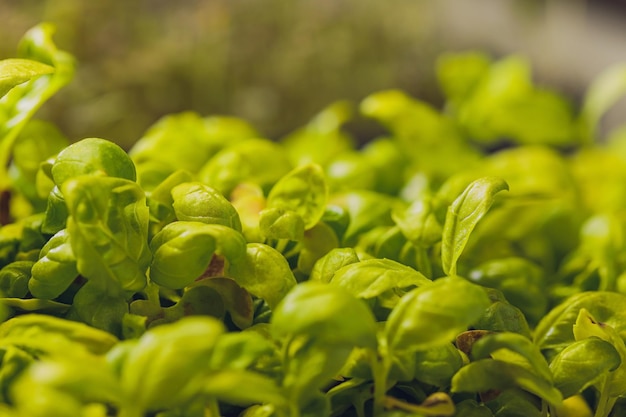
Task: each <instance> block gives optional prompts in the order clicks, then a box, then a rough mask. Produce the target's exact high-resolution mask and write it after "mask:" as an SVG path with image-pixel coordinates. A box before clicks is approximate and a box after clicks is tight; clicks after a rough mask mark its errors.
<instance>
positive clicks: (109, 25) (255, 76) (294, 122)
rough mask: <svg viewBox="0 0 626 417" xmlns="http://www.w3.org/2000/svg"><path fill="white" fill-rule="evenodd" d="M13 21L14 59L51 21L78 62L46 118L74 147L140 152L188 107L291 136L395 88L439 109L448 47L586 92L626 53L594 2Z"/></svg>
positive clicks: (6, 11) (66, 0) (2, 12)
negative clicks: (516, 58) (20, 45)
mask: <svg viewBox="0 0 626 417" xmlns="http://www.w3.org/2000/svg"><path fill="white" fill-rule="evenodd" d="M600 3H601V2H597V1H596V2H595V3H594V4H596V5H598V4H600ZM0 16H1V21H2V24H1V26H0V35H1V36H0V58H6V57H11V56H14V54H15V47H16V45H17V42H18V41H19V38H20V37H21V36H22V35H23V33H24V32H25V31H26V30H28V29H29V28H30V27H32V26H34V25H35V24H37V23H39V22H41V21H50V22H53V23H55V24H56V25H57V28H58V29H57V35H56V37H55V40H56V43H57V44H58V45H59V47H60V48H62V49H64V50H67V51H69V52H71V53H72V54H74V55H75V56H76V57H77V59H78V62H79V67H78V73H77V76H76V78H75V79H74V81H73V82H72V83H71V84H70V85H69V86H68V87H66V88H65V89H64V90H62V91H61V92H60V93H59V94H58V95H57V96H56V97H54V98H53V99H52V101H51V102H50V103H47V104H46V105H45V106H44V108H43V109H42V110H41V111H40V113H39V116H40V117H43V118H46V119H50V120H53V121H54V122H55V123H57V124H58V125H59V126H60V127H61V129H62V130H63V131H64V132H65V133H66V134H67V135H68V136H69V138H70V139H71V140H77V139H80V138H83V137H88V136H96V137H104V138H107V139H110V140H113V141H116V142H118V143H120V144H122V145H124V146H127V147H128V146H129V145H130V144H132V143H133V142H134V141H135V140H136V139H138V138H139V137H140V136H141V135H142V134H143V132H144V131H145V130H146V128H147V127H148V126H150V125H151V124H152V123H154V122H155V121H156V120H157V119H158V118H159V117H160V116H162V115H165V114H168V113H173V112H181V111H185V110H193V111H196V112H198V113H200V114H201V115H209V114H229V115H235V116H240V117H243V118H245V119H247V120H249V121H250V122H251V123H252V124H253V125H254V126H256V127H257V128H258V129H259V131H260V132H262V133H263V134H264V135H265V136H266V137H270V138H277V137H280V136H282V135H284V134H286V133H288V132H290V131H291V130H293V129H295V128H297V127H299V126H301V125H302V124H304V123H305V122H306V121H307V120H308V119H309V118H310V117H311V116H312V115H314V114H315V113H316V112H317V111H319V110H320V109H321V108H323V107H324V106H326V105H327V104H329V103H331V102H332V101H335V100H338V99H350V100H353V101H355V102H358V101H359V100H361V99H362V98H363V97H365V96H366V95H368V94H370V93H372V92H375V91H379V90H381V89H386V88H401V89H403V90H405V91H407V92H408V93H409V94H411V95H414V96H417V97H419V98H422V99H424V100H427V101H430V102H434V103H437V102H438V100H440V96H439V93H438V89H437V86H436V84H435V81H434V80H435V78H434V72H433V67H434V63H435V60H436V57H437V55H438V54H439V53H441V52H443V51H446V50H464V49H483V50H487V51H489V52H490V53H492V54H494V56H498V55H504V54H508V53H521V54H523V55H525V56H528V57H529V59H530V60H531V62H532V63H533V67H535V68H536V77H537V78H538V79H539V81H540V82H541V81H543V82H545V83H547V84H550V85H551V86H553V87H555V88H557V89H561V90H564V91H566V92H567V94H569V95H570V96H571V97H574V98H576V97H579V96H580V95H581V94H582V93H583V90H584V86H585V85H586V84H587V83H588V81H589V80H590V79H592V78H593V76H595V75H596V74H597V73H598V72H599V71H600V70H602V69H603V68H605V67H606V66H608V65H609V64H611V63H612V62H618V61H624V60H625V59H626V50H625V49H624V46H623V45H624V44H625V42H623V41H624V39H626V37H624V35H625V32H624V28H625V27H626V25H621V26H620V23H621V22H620V21H619V16H620V13H619V10H618V9H617V8H613V9H611V8H608V9H606V7H605V6H604V5H603V6H602V7H599V6H598V7H595V6H594V5H593V4H592V2H591V1H588V2H587V1H583V0H567V1H565V0H552V1H529V0H517V1H515V0H495V1H494V0H473V1H466V0H439V1H420V0H299V1H298V0H205V1H200V0H184V1H183V0H181V1H166V0H126V1H83V0H54V1H52V0H49V1H42V0H19V1H14V0H3V1H0ZM607 22H608V23H607ZM612 30H614V31H616V32H615V33H612V32H610V31H612ZM351 128H352V129H353V130H354V133H355V134H356V135H357V136H363V137H367V136H368V135H371V134H372V131H371V130H372V129H374V128H373V127H372V125H370V124H368V123H366V122H365V121H361V122H359V123H356V124H355V125H354V126H351Z"/></svg>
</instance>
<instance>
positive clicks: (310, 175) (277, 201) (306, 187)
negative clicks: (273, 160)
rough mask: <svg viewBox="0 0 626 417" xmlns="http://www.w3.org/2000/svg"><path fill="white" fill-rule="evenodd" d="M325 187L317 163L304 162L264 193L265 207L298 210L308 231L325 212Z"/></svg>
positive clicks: (326, 190)
mask: <svg viewBox="0 0 626 417" xmlns="http://www.w3.org/2000/svg"><path fill="white" fill-rule="evenodd" d="M327 198H328V186H327V185H326V180H325V177H324V171H323V170H322V168H321V167H320V166H319V165H316V164H307V165H303V166H301V167H298V168H296V169H294V170H292V171H291V172H289V173H288V174H287V175H285V176H284V177H282V178H281V179H280V180H279V181H278V182H277V183H276V184H275V185H274V187H272V190H271V191H270V193H269V195H268V196H267V207H268V208H277V209H282V210H290V211H293V212H295V213H297V214H298V215H299V216H300V217H301V218H302V220H303V221H304V228H305V230H308V229H310V228H312V227H313V226H315V225H316V224H317V222H318V221H319V220H320V219H321V218H322V216H323V215H324V211H325V209H326V202H327Z"/></svg>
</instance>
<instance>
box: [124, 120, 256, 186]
mask: <svg viewBox="0 0 626 417" xmlns="http://www.w3.org/2000/svg"><path fill="white" fill-rule="evenodd" d="M257 136H258V133H257V132H256V131H255V130H254V128H253V127H252V126H251V125H250V124H249V123H247V122H245V121H243V120H241V119H237V118H235V117H227V116H211V117H207V118H202V117H201V116H200V115H198V114H197V113H194V112H183V113H178V114H170V115H167V116H164V117H162V118H161V119H159V120H158V121H157V122H156V123H155V124H154V125H152V126H150V128H149V129H148V130H147V131H146V133H145V134H144V136H143V137H141V138H140V139H139V140H138V141H137V142H135V144H134V145H133V147H132V148H131V150H130V151H129V154H130V155H131V157H132V158H133V161H135V162H137V163H138V164H144V163H146V162H157V163H159V164H160V165H162V166H166V167H168V168H169V169H170V170H171V171H172V172H173V171H175V170H177V169H182V170H186V171H189V172H192V173H197V172H198V171H199V170H200V169H201V168H202V166H203V165H204V164H205V162H206V161H208V160H209V159H210V158H211V157H213V156H214V155H215V154H217V153H218V152H219V151H220V150H222V149H224V148H226V147H228V146H232V145H233V144H236V143H239V142H241V141H243V140H244V139H248V138H254V137H257ZM181 138H184V140H181ZM209 184H210V183H209Z"/></svg>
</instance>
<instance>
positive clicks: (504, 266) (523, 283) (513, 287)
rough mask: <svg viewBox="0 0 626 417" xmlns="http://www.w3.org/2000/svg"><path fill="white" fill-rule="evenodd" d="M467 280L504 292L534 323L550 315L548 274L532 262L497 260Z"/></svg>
mask: <svg viewBox="0 0 626 417" xmlns="http://www.w3.org/2000/svg"><path fill="white" fill-rule="evenodd" d="M467 277H468V278H469V279H470V280H471V281H473V282H475V283H477V284H480V285H482V286H484V287H491V288H497V289H499V290H500V291H502V293H503V294H504V296H505V297H506V299H507V300H508V301H509V302H510V303H511V304H513V305H514V306H516V307H518V308H519V309H520V310H522V311H523V312H524V314H525V315H526V317H527V318H528V320H529V321H532V322H533V323H536V322H538V321H539V320H540V319H541V318H542V317H543V316H544V315H545V313H546V310H547V307H548V297H547V294H546V279H545V277H544V272H543V270H542V269H541V268H540V267H539V266H538V265H536V264H535V263H533V262H531V261H530V260H528V259H525V258H521V257H507V258H500V259H493V260H490V261H487V262H484V263H482V264H480V265H478V266H477V267H475V268H473V269H472V270H471V271H470V272H469V273H468V274H467Z"/></svg>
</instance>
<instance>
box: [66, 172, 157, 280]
mask: <svg viewBox="0 0 626 417" xmlns="http://www.w3.org/2000/svg"><path fill="white" fill-rule="evenodd" d="M61 189H62V192H63V195H64V196H65V201H66V202H67V207H68V211H69V214H70V217H68V220H67V230H68V233H69V235H70V240H69V241H70V244H71V246H72V251H73V252H74V256H75V257H76V267H77V270H78V272H79V273H80V274H81V275H83V276H84V277H86V278H87V279H88V280H95V281H98V285H99V286H101V287H102V288H121V289H123V290H125V291H130V292H135V291H140V290H141V289H143V288H144V286H145V285H146V271H147V269H148V266H149V265H150V258H151V254H150V250H149V248H148V244H147V238H148V222H149V213H148V206H147V205H146V197H145V194H144V192H143V190H142V189H141V188H139V186H138V185H137V184H136V183H135V182H132V181H130V180H128V179H123V178H115V177H100V176H91V175H84V176H80V177H75V178H72V179H69V180H67V181H65V182H64V183H63V186H62V188H61ZM113 291H114V292H115V291H116V290H113Z"/></svg>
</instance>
